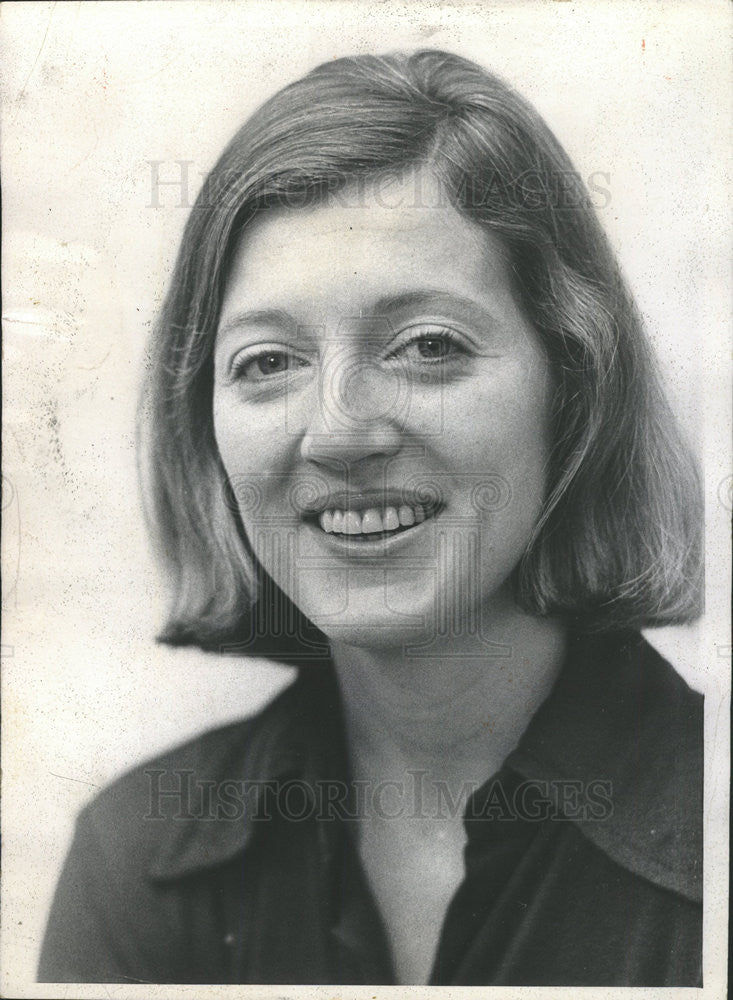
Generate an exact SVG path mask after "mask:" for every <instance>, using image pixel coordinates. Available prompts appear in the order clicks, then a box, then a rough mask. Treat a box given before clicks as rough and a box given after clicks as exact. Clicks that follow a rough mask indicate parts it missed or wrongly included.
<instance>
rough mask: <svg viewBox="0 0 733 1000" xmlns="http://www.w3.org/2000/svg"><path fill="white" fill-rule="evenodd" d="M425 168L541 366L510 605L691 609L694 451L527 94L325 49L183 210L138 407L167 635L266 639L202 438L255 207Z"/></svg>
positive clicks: (226, 502)
mask: <svg viewBox="0 0 733 1000" xmlns="http://www.w3.org/2000/svg"><path fill="white" fill-rule="evenodd" d="M421 167H422V168H425V169H429V170H430V171H432V173H433V175H434V176H435V177H436V178H437V179H438V181H439V182H440V185H441V189H442V190H444V191H445V192H446V195H447V197H448V198H450V199H451V202H452V203H453V204H454V206H455V207H456V208H457V209H458V210H459V211H461V212H463V213H464V214H465V215H467V216H469V217H470V218H472V219H473V220H474V221H475V222H476V223H477V224H479V225H481V226H485V227H487V228H488V229H490V230H491V231H492V233H494V234H495V235H496V236H498V237H499V238H500V240H501V241H502V242H503V244H504V246H505V248H506V250H507V252H508V253H509V259H510V261H511V265H512V272H513V275H514V278H515V282H516V287H517V293H518V295H519V297H520V298H521V300H522V303H523V306H524V309H525V310H526V313H527V315H528V316H529V318H530V319H531V321H532V323H533V324H534V326H535V328H536V329H537V331H538V334H539V335H540V337H541V340H542V342H543V344H544V347H545V350H546V351H547V354H548V357H549V358H550V361H551V364H552V367H553V370H554V374H555V381H556V385H557V390H556V398H555V403H554V416H553V419H554V428H553V430H554V445H553V450H552V456H551V468H550V470H549V489H548V495H547V498H546V501H545V505H544V510H543V513H542V516H541V518H540V521H539V523H538V524H537V526H536V530H535V532H534V535H533V538H532V540H531V542H530V545H529V546H528V549H527V551H526V553H525V556H524V558H523V560H522V562H521V564H520V566H519V567H518V568H517V572H516V594H517V599H518V601H519V602H520V604H521V605H522V606H523V607H524V608H526V609H527V610H529V611H533V612H535V613H537V614H540V615H553V614H556V615H562V616H566V617H567V618H568V619H569V620H572V622H573V624H574V626H575V627H579V628H583V629H586V630H598V629H620V628H637V627H642V626H652V625H663V624H671V623H680V622H685V621H690V620H693V619H694V618H696V617H697V616H698V615H699V612H700V602H701V577H702V544H701V490H700V485H699V481H698V476H697V472H696V469H695V463H694V461H693V460H692V457H691V455H690V453H689V450H688V448H687V447H686V445H685V443H684V442H683V441H682V439H681V436H680V434H679V431H678V429H677V425H676V423H675V420H674V418H673V415H672V413H671V412H670V409H669V407H668V405H667V403H666V400H665V398H664V394H663V392H662V390H661V388H660V385H659V381H658V378H657V375H656V371H655V366H654V361H653V358H652V356H651V352H650V348H649V345H648V342H647V339H646V337H645V334H644V331H643V328H642V322H641V319H640V316H639V314H638V312H637V310H636V307H635V305H634V302H633V300H632V298H631V295H630V293H629V291H628V290H627V288H626V285H625V282H624V280H623V278H622V275H621V273H620V270H619V267H618V265H617V263H616V260H615V258H614V255H613V253H612V251H611V249H610V247H609V244H608V242H607V240H606V237H605V235H604V233H603V231H602V229H601V227H600V225H599V223H598V220H597V218H596V215H595V212H594V210H593V208H592V206H591V204H590V201H589V198H588V196H587V194H586V192H585V190H584V188H583V186H582V184H581V183H580V181H579V179H578V177H577V174H576V173H575V172H574V171H573V168H572V165H571V163H570V161H569V159H568V157H567V156H566V154H565V152H564V151H563V149H562V148H561V147H560V145H559V144H558V142H557V140H556V139H555V138H554V136H553V135H552V133H551V132H550V130H549V129H548V128H547V126H546V125H545V123H544V122H543V121H542V119H541V118H540V117H539V115H538V114H537V113H536V112H535V111H534V110H533V109H532V107H531V106H530V105H528V104H527V103H526V102H525V101H524V100H523V99H522V98H521V97H519V96H518V95H517V94H516V93H515V92H514V91H513V90H512V89H511V88H510V87H508V86H507V85H506V84H505V83H504V82H502V81H501V80H499V79H497V78H496V77H495V76H493V75H492V74H490V73H488V72H486V71H485V70H483V69H481V68H480V67H479V66H477V65H475V64H473V63H471V62H469V61H467V60H465V59H463V58H460V57H458V56H455V55H452V54H450V53H446V52H439V51H430V50H428V51H421V52H416V53H414V54H411V55H403V54H395V55H388V56H357V57H354V58H347V59H340V60H337V61H334V62H330V63H326V64H324V65H322V66H319V67H318V68H316V69H315V70H313V71H312V72H311V73H310V74H308V75H307V76H306V77H304V78H303V79H301V80H299V81H297V82H295V83H293V84H291V85H290V86H288V87H286V88H284V89H283V90H281V91H280V92H279V93H277V94H276V95H275V96H274V97H272V98H271V99H270V100H269V101H267V102H266V103H265V104H264V105H263V106H262V107H261V108H260V109H259V110H258V111H257V112H256V113H255V114H254V115H253V116H252V118H250V120H249V121H247V122H246V123H245V125H244V126H243V127H242V128H241V129H240V131H239V132H238V133H237V134H236V135H235V137H234V138H233V140H232V141H231V143H230V144H229V146H228V147H227V149H226V150H225V151H224V153H223V154H222V156H221V158H220V160H219V162H218V163H217V164H216V166H215V167H214V168H213V170H212V171H211V173H210V175H209V177H208V178H207V180H206V182H205V184H204V187H203V189H202V191H201V193H200V195H199V198H198V200H197V202H196V204H195V206H194V208H193V210H192V212H191V215H190V218H189V220H188V224H187V226H186V230H185V233H184V236H183V240H182V244H181V248H180V251H179V256H178V260H177V263H176V265H175V269H174V272H173V276H172V281H171V284H170V290H169V292H168V295H167V299H166V302H165V305H164V308H163V310H162V315H161V317H160V320H159V323H158V326H157V330H156V335H155V340H154V343H153V357H152V365H151V372H150V379H149V384H148V386H147V390H146V393H145V395H144V397H143V404H142V406H141V446H142V449H141V450H142V459H143V462H144V474H145V476H146V478H145V481H144V482H145V484H146V486H147V493H148V494H149V496H150V498H151V501H152V502H151V519H152V521H153V526H154V529H155V532H156V534H157V538H158V541H159V548H160V552H161V554H162V556H163V558H164V561H165V563H166V565H167V567H168V570H169V574H170V585H171V591H172V595H173V601H172V606H171V609H170V614H169V618H168V622H167V624H166V626H165V628H164V630H163V633H162V635H161V637H160V638H161V639H162V640H163V641H167V642H171V643H194V644H198V645H200V646H202V647H204V648H221V647H222V646H227V645H228V646H231V645H232V644H236V643H237V642H241V643H242V644H243V648H248V647H251V645H252V641H253V639H252V637H253V636H255V635H256V634H258V635H259V637H260V639H263V638H265V639H266V637H267V631H268V628H269V625H268V617H267V613H266V611H263V610H262V609H263V607H265V605H267V603H268V602H271V601H275V600H278V599H279V597H280V596H281V595H278V594H275V593H274V591H275V590H276V588H274V586H273V585H272V584H271V582H270V581H267V580H265V581H264V586H265V590H266V591H267V596H266V597H261V599H260V600H259V601H258V602H257V603H254V602H255V599H256V598H257V595H258V592H259V590H260V588H261V587H262V586H263V581H262V579H261V577H262V572H261V570H259V569H258V568H257V567H256V566H255V565H254V561H253V558H252V556H251V553H250V551H249V546H248V543H247V539H246V537H245V536H244V533H243V530H242V527H241V523H240V521H239V518H238V514H237V509H236V502H235V498H234V497H233V495H232V488H231V485H230V484H228V483H227V481H226V476H225V473H224V469H223V466H222V463H221V461H220V459H219V456H218V452H217V448H216V443H215V439H214V429H213V414H212V392H213V369H212V349H213V344H214V339H215V333H216V326H217V322H218V315H219V309H220V303H221V298H222V292H223V286H224V282H225V281H226V276H227V269H228V266H229V264H230V261H231V258H232V255H233V251H234V249H235V246H236V243H237V241H238V238H239V236H240V235H241V233H242V231H243V229H244V228H245V227H246V226H247V224H248V223H249V222H250V221H251V220H252V219H253V218H254V217H255V216H256V215H257V214H258V213H259V212H261V211H263V210H266V209H267V207H269V206H273V205H274V206H290V207H297V206H301V205H304V204H310V205H314V204H318V203H319V202H322V201H325V200H326V199H327V198H328V197H330V196H333V195H334V194H335V193H337V192H339V191H340V190H342V189H344V188H345V187H347V186H351V185H354V184H355V183H358V182H361V181H366V180H369V179H374V178H376V177H378V176H379V175H380V174H383V173H384V172H385V171H390V172H395V171H397V172H403V173H404V172H405V171H409V170H416V169H417V168H421ZM285 605H287V602H285ZM286 613H287V614H288V615H290V618H288V619H287V621H285V622H284V628H285V633H287V634H288V635H290V636H291V637H292V636H294V637H295V639H296V643H297V641H299V640H303V639H304V638H305V639H306V640H308V637H309V635H310V633H308V631H307V628H308V623H305V628H306V633H305V634H301V630H302V629H303V627H304V623H303V621H302V620H300V619H299V616H298V613H297V609H295V610H294V609H292V608H290V609H289V610H287V611H286ZM258 615H259V616H261V620H260V622H259V625H258V624H257V622H256V621H255V619H256V618H257V617H258ZM282 624H283V623H281V625H282ZM311 629H312V626H311ZM313 631H314V632H315V630H313ZM283 634H284V633H283ZM311 638H312V636H311ZM264 646H266V643H265V644H264ZM276 647H277V644H276ZM263 648H264V647H263V643H262V642H260V644H259V645H258V646H257V649H258V651H261V650H262V649H263ZM282 649H283V647H282V646H280V647H277V648H275V650H274V651H275V653H276V655H278V653H279V655H281V658H283V659H286V658H287V655H286V653H283V651H282Z"/></svg>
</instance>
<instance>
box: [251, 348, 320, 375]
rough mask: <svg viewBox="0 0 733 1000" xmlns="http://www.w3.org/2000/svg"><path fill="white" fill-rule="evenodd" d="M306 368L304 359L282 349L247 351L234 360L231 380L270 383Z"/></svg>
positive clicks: (306, 363) (306, 364)
mask: <svg viewBox="0 0 733 1000" xmlns="http://www.w3.org/2000/svg"><path fill="white" fill-rule="evenodd" d="M307 366H308V362H307V361H306V360H305V359H304V358H300V357H298V356H297V355H295V354H292V353H291V352H290V351H287V350H283V349H282V348H273V349H269V348H268V349H265V350H260V351H257V353H252V352H249V351H248V352H246V353H245V354H242V355H240V356H239V357H237V358H235V359H234V362H233V363H232V378H233V379H240V380H242V381H246V382H265V381H272V380H275V379H277V377H278V376H283V375H288V374H290V373H292V372H294V371H297V370H299V369H302V368H306V367H307Z"/></svg>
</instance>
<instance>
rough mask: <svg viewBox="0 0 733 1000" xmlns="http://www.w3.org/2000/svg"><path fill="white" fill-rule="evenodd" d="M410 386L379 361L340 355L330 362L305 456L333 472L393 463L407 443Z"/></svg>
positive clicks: (352, 354) (324, 368) (322, 380)
mask: <svg viewBox="0 0 733 1000" xmlns="http://www.w3.org/2000/svg"><path fill="white" fill-rule="evenodd" d="M404 389H405V386H404V380H401V379H400V378H399V375H398V373H396V372H394V371H385V370H384V369H383V368H381V367H380V365H379V364H378V362H377V361H375V360H374V358H373V356H368V355H366V354H363V353H355V352H351V351H349V352H338V353H337V354H334V355H332V356H331V357H330V358H328V359H324V364H323V366H322V368H321V371H320V374H319V378H318V384H317V390H316V394H315V395H316V398H315V399H314V400H312V402H311V408H310V412H309V414H308V416H307V424H306V427H305V432H304V434H303V438H302V441H301V455H302V457H303V458H304V459H305V460H306V461H309V462H313V463H315V464H318V465H322V466H324V467H328V468H331V469H341V470H342V469H343V467H344V465H349V466H350V465H352V464H354V463H356V462H360V461H364V460H367V459H369V458H380V457H381V458H389V457H391V456H392V455H394V454H396V453H397V452H398V451H399V449H400V446H401V444H402V441H403V431H404V420H405V416H406V409H407V406H406V404H407V402H408V400H407V399H406V393H405V391H404Z"/></svg>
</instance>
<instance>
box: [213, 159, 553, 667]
mask: <svg viewBox="0 0 733 1000" xmlns="http://www.w3.org/2000/svg"><path fill="white" fill-rule="evenodd" d="M417 179H418V178H417V176H416V175H413V176H408V177H406V178H405V179H404V180H402V181H395V182H393V183H392V184H391V185H389V186H388V187H384V186H382V187H381V188H379V189H376V188H375V189H373V190H372V191H371V192H369V191H368V192H366V193H365V192H364V191H363V190H362V191H361V192H360V194H359V196H357V195H356V194H355V195H354V196H353V197H347V196H343V197H341V198H340V199H338V200H337V201H334V202H332V203H330V204H325V205H322V206H317V207H313V208H308V209H296V208H293V209H276V210H272V211H271V212H269V213H267V214H265V215H263V216H260V217H259V218H258V219H257V220H256V221H255V222H254V223H253V224H252V225H251V226H250V227H249V228H248V229H247V231H246V233H245V236H244V238H243V240H242V242H241V245H240V246H239V248H238V252H237V254H236V257H235V260H234V263H233V267H232V270H231V273H230V277H229V280H228V284H227V286H226V289H225V295H224V301H223V306H222V312H221V320H220V324H219V329H218V333H217V339H216V346H215V385H214V421H215V433H216V441H217V444H218V447H219V451H220V454H221V458H222V460H223V463H224V466H225V469H226V471H227V474H228V477H229V479H230V482H231V486H232V489H233V494H234V496H236V497H237V502H238V508H239V513H240V516H241V518H242V522H243V524H244V527H245V529H246V532H247V535H248V537H249V539H250V541H251V543H252V546H253V549H254V552H255V554H256V555H257V558H258V559H259V561H260V563H261V564H262V566H263V567H264V568H265V570H266V571H267V572H268V573H269V575H270V576H271V577H272V578H273V579H274V580H275V582H276V583H277V584H278V585H279V586H280V587H281V588H282V589H283V590H284V591H285V593H287V594H288V595H289V597H290V598H291V599H292V600H293V601H294V603H295V604H296V605H298V606H299V607H300V608H301V610H302V611H303V612H304V613H305V614H306V615H307V616H308V617H309V618H310V619H311V620H312V621H313V622H314V623H315V624H316V625H318V626H319V627H320V628H321V629H323V631H324V632H325V633H326V634H327V635H329V636H330V637H331V638H332V639H334V640H336V639H338V640H340V641H342V642H345V643H352V644H356V645H367V646H368V645H373V646H380V647H381V646H394V645H402V644H405V643H416V642H417V643H419V644H423V645H424V644H425V643H426V642H427V643H428V645H429V646H430V647H431V648H434V649H435V651H436V652H439V651H440V648H441V647H442V646H444V645H446V644H447V647H448V648H450V649H457V648H458V647H459V646H461V647H464V646H471V645H472V644H474V645H476V644H478V646H480V645H481V641H482V637H483V636H488V635H490V634H491V631H492V623H494V622H495V620H496V616H498V615H500V614H503V613H505V612H506V609H507V608H508V607H510V606H511V592H510V586H509V578H510V575H511V573H512V571H513V569H514V568H515V566H516V565H517V562H518V561H519V559H520V557H521V555H522V553H523V552H524V550H525V547H526V545H527V542H528V540H529V537H530V534H531V532H532V529H533V526H534V524H535V522H536V520H537V517H538V514H539V511H540V507H541V504H542V500H543V497H544V492H545V476H546V467H547V459H548V451H549V405H550V403H549V401H550V396H551V389H552V387H551V379H550V373H549V367H548V362H547V359H546V357H545V354H544V351H543V350H542V348H541V346H540V344H539V341H538V337H537V334H536V333H535V331H534V330H533V328H532V327H531V326H530V324H529V323H528V321H527V320H526V319H525V317H524V316H523V314H522V310H521V309H520V307H519V305H518V303H517V301H516V300H515V297H514V294H513V292H512V289H511V283H510V280H509V273H508V268H507V264H506V262H505V259H504V256H503V253H502V247H501V245H500V243H499V242H498V241H497V240H495V239H494V238H493V237H492V236H491V235H490V234H489V233H487V232H485V231H484V230H483V229H481V228H479V226H478V225H477V224H475V223H473V222H471V221H470V220H468V219H466V218H465V217H463V216H462V215H460V214H458V213H457V212H456V211H455V210H454V209H453V208H452V207H450V206H449V205H442V204H441V203H440V198H439V197H438V196H437V185H436V183H435V182H434V181H433V180H432V179H431V178H430V176H429V175H423V176H421V177H419V180H420V184H419V185H418V183H417ZM431 185H432V186H433V187H434V188H435V190H434V191H432V192H431V191H430V187H431ZM418 192H419V193H420V194H421V196H420V197H416V194H417V193H418ZM436 206H437V207H436Z"/></svg>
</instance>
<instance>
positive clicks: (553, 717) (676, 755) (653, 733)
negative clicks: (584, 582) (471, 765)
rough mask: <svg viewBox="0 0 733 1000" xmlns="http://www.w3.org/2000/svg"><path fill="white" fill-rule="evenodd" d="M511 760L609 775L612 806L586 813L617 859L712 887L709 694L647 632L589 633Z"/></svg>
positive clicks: (604, 778) (664, 879)
mask: <svg viewBox="0 0 733 1000" xmlns="http://www.w3.org/2000/svg"><path fill="white" fill-rule="evenodd" d="M510 763H511V764H512V765H513V766H515V767H516V768H517V769H518V770H520V771H521V772H522V773H524V774H527V773H528V772H537V771H539V772H540V773H541V775H542V776H543V777H550V778H551V779H559V780H573V781H576V782H578V781H579V782H581V783H582V785H583V787H584V788H588V787H589V786H591V785H592V784H593V785H597V784H598V783H599V782H600V783H602V784H603V786H604V787H605V788H606V789H607V797H608V799H609V801H610V804H611V807H610V809H609V810H607V811H606V812H605V813H603V814H602V815H601V816H600V817H599V818H595V817H593V818H591V819H587V820H580V821H579V822H578V826H579V827H580V829H581V830H582V832H583V833H584V835H585V836H586V837H587V838H588V839H589V840H591V841H592V842H593V843H594V844H595V845H596V846H597V847H600V848H601V849H602V850H603V851H604V852H605V853H606V854H607V855H608V856H609V857H611V858H612V859H613V860H614V861H616V862H617V863H619V864H621V865H622V866H623V867H625V868H627V869H628V870H629V871H631V872H633V873H634V874H636V875H640V876H641V877H643V878H645V879H647V880H649V881H651V882H653V883H655V884H656V885H658V886H659V887H661V888H665V889H668V890H671V891H673V892H676V893H678V894H680V895H683V896H685V897H686V898H688V899H690V900H693V901H695V902H699V901H700V899H701V895H702V805H703V797H702V788H703V785H702V782H703V697H702V695H701V694H700V693H699V692H697V691H694V690H692V689H691V688H690V687H689V685H688V684H687V683H686V682H685V681H684V679H683V678H682V677H680V675H679V674H678V673H677V672H676V671H675V670H674V668H673V667H672V666H671V664H670V663H669V662H668V661H667V660H665V658H664V657H663V656H662V655H661V654H660V653H658V652H657V650H656V649H654V647H653V646H652V645H651V644H650V643H649V642H647V641H646V640H645V639H644V638H643V637H642V636H641V635H639V634H638V633H624V634H615V635H612V636H594V637H588V636H584V637H580V638H578V639H576V640H574V641H573V644H572V646H571V649H570V651H569V655H568V658H567V662H566V664H565V667H564V669H563V671H562V673H561V675H560V677H559V678H558V681H557V683H556V685H555V688H554V689H553V691H552V693H551V695H550V697H549V698H548V699H547V701H546V702H545V703H544V704H543V705H542V706H541V708H540V710H539V711H538V713H537V715H536V716H535V718H534V719H533V720H532V723H531V724H530V727H529V728H528V730H527V732H526V733H525V735H524V737H523V739H522V741H521V742H520V744H519V747H518V749H517V751H516V752H515V755H513V759H511V760H510Z"/></svg>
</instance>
